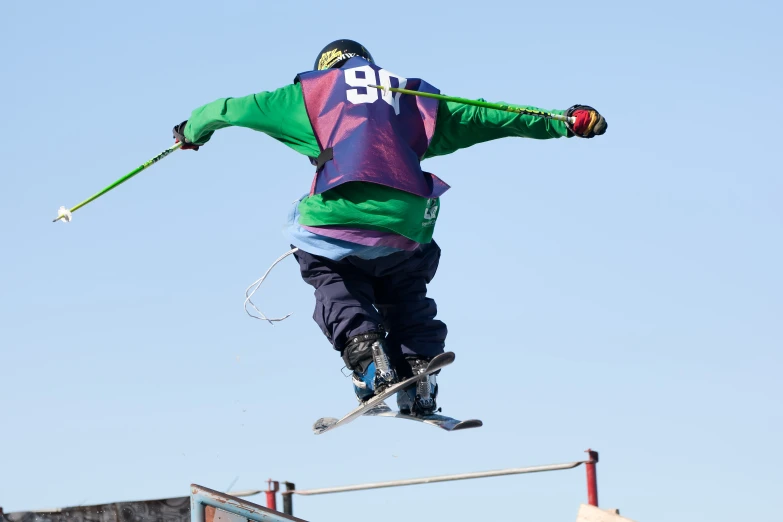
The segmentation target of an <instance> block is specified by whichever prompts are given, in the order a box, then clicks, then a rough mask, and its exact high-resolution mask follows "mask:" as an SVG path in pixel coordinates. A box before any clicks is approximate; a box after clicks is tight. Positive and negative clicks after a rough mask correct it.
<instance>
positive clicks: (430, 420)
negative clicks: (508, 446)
mask: <svg viewBox="0 0 783 522" xmlns="http://www.w3.org/2000/svg"><path fill="white" fill-rule="evenodd" d="M364 415H365V416H367V417H392V418H396V419H407V420H412V421H418V422H423V423H424V424H429V425H430V426H435V427H436V428H440V429H442V430H446V431H458V430H468V429H471V428H480V427H482V426H483V425H484V423H483V422H481V421H480V420H479V419H468V420H458V419H454V418H452V417H447V416H446V415H438V414H432V415H422V416H418V415H406V414H404V413H400V412H399V411H395V410H392V409H391V408H389V406H388V405H387V404H386V403H385V402H382V403H380V404H379V405H378V406H376V407H375V408H373V409H371V410H369V411H368V412H366V413H365V414H364Z"/></svg>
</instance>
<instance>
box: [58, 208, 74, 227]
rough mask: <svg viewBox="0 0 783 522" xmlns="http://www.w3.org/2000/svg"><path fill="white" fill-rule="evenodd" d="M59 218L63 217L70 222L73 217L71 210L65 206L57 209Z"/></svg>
mask: <svg viewBox="0 0 783 522" xmlns="http://www.w3.org/2000/svg"><path fill="white" fill-rule="evenodd" d="M57 218H58V219H62V220H63V221H65V222H66V223H70V222H71V218H72V216H71V212H70V210H68V209H67V208H65V207H60V208H59V210H58V211H57Z"/></svg>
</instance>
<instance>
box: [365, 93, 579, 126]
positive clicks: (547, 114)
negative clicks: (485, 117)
mask: <svg viewBox="0 0 783 522" xmlns="http://www.w3.org/2000/svg"><path fill="white" fill-rule="evenodd" d="M369 87H375V88H376V89H380V90H382V91H391V92H399V93H400V94H412V95H414V96H422V97H424V98H435V99H436V100H443V101H451V102H457V103H464V104H466V105H475V106H476V107H486V108H487V109H497V110H499V111H506V112H517V113H519V114H528V115H530V116H540V117H542V118H548V119H550V120H557V121H563V122H565V123H566V124H568V125H573V124H574V123H576V118H574V117H573V116H571V117H568V116H564V115H561V114H553V113H551V112H546V111H541V110H538V109H527V108H525V107H514V106H513V105H504V104H502V103H490V102H485V101H481V100H470V99H468V98H457V97H456V96H446V95H445V94H433V93H431V92H422V91H412V90H410V89H398V88H397V87H389V86H388V85H369Z"/></svg>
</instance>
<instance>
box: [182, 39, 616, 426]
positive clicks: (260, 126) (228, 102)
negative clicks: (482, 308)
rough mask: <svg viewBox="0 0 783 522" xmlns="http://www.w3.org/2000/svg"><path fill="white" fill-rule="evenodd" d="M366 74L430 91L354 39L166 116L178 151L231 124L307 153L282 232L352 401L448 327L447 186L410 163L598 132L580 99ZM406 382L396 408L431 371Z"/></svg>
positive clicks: (435, 344)
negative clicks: (309, 61) (524, 106)
mask: <svg viewBox="0 0 783 522" xmlns="http://www.w3.org/2000/svg"><path fill="white" fill-rule="evenodd" d="M371 85H388V86H391V87H399V88H407V89H411V90H417V91H424V92H429V93H438V92H439V91H438V90H437V89H435V88H434V87H433V86H431V85H430V84H428V83H427V82H425V81H423V80H420V79H410V78H404V77H401V76H398V75H396V74H393V73H391V72H389V71H387V70H386V69H383V68H381V67H379V66H378V65H376V64H375V61H374V60H373V57H372V55H371V54H370V53H369V52H368V51H367V49H365V48H364V46H362V45H360V44H359V43H357V42H354V41H352V40H337V41H334V42H332V43H330V44H329V45H327V46H326V47H324V49H323V50H322V51H321V52H320V53H319V55H318V57H317V58H316V60H315V64H314V66H313V71H309V72H305V73H302V74H299V75H298V76H297V77H296V78H295V80H294V83H293V84H291V85H288V86H285V87H281V88H279V89H277V90H275V91H271V92H261V93H258V94H252V95H249V96H245V97H242V98H223V99H219V100H217V101H214V102H212V103H209V104H207V105H204V106H202V107H200V108H198V109H196V110H194V111H193V112H192V114H191V116H190V118H189V119H188V120H186V121H184V122H182V123H181V124H179V125H177V126H176V127H174V138H175V139H176V140H177V141H178V142H182V143H183V146H182V148H183V149H192V150H198V149H199V147H201V146H203V145H204V144H205V143H207V141H208V140H209V139H210V137H211V136H212V134H213V133H214V131H216V130H218V129H221V128H224V127H229V126H239V127H247V128H250V129H253V130H256V131H260V132H263V133H265V134H267V135H269V136H271V137H273V138H275V139H276V140H278V141H280V142H282V143H284V144H285V145H288V146H289V147H291V148H292V149H294V150H295V151H297V152H299V153H301V154H303V155H305V156H307V157H309V158H310V161H311V163H312V164H313V165H314V166H315V167H316V173H315V177H314V179H313V182H312V186H311V188H310V192H309V193H308V194H306V195H305V196H303V197H302V198H301V199H300V200H299V201H298V202H297V203H296V204H295V205H294V206H293V208H292V210H291V213H290V215H289V219H288V225H287V227H286V232H287V236H288V238H289V240H290V243H291V244H292V245H293V246H294V247H296V248H298V251H297V252H296V253H295V254H294V255H295V257H296V259H297V261H298V262H299V266H300V270H301V275H302V278H303V279H304V280H305V281H306V282H307V283H308V284H310V285H312V286H313V287H314V288H315V298H316V305H315V313H314V315H313V318H314V319H315V321H316V323H317V324H318V326H319V327H320V328H321V330H322V331H323V333H324V334H325V335H326V337H327V338H328V339H329V341H330V342H331V344H332V346H333V347H334V349H335V350H337V351H339V352H340V354H341V356H342V358H343V361H344V362H345V365H346V367H347V368H348V369H349V370H351V371H352V381H353V385H354V391H355V393H356V396H357V398H358V399H359V400H360V401H365V400H367V399H369V398H370V397H372V396H373V394H374V393H376V392H377V391H379V390H381V389H383V388H385V387H387V386H389V385H391V384H393V383H395V382H398V380H401V379H404V378H407V377H410V376H412V375H413V374H414V373H419V372H421V371H423V369H424V368H426V366H427V362H428V361H429V360H430V359H431V358H432V357H434V356H436V355H438V354H440V353H443V351H444V347H445V339H446V325H445V324H444V323H443V322H441V321H440V320H437V319H436V318H435V316H436V313H437V308H436V304H435V301H433V300H432V299H430V298H428V297H427V296H426V292H427V284H428V283H429V282H430V281H431V280H432V278H433V277H434V276H435V272H436V271H437V268H438V261H439V259H440V254H441V251H440V248H439V247H438V245H437V244H436V243H435V241H434V240H433V238H432V235H433V230H434V228H435V223H436V221H437V219H438V214H439V210H440V197H441V196H442V195H443V193H444V192H446V190H447V189H448V188H449V186H448V185H447V184H446V183H444V182H443V181H442V180H440V179H439V178H438V177H437V176H435V175H433V174H430V173H427V172H424V171H422V169H421V166H420V161H421V160H423V159H426V158H430V157H433V156H441V155H445V154H450V153H452V152H454V151H456V150H458V149H462V148H465V147H469V146H471V145H475V144H477V143H481V142H485V141H489V140H493V139H497V138H503V137H509V136H517V137H525V138H534V139H551V138H561V137H571V136H573V135H579V136H581V137H584V138H592V137H593V136H596V135H601V134H603V133H604V132H605V131H606V121H605V120H604V118H603V117H602V116H601V115H600V114H599V113H598V112H597V111H595V110H594V109H592V108H591V107H588V106H582V105H574V106H573V107H571V108H570V109H568V110H567V111H551V112H553V113H555V114H567V115H568V116H573V117H575V118H576V121H575V123H573V124H571V125H570V126H568V125H566V124H565V123H563V122H560V121H556V120H551V119H546V118H543V117H537V116H528V115H521V114H518V113H510V112H503V111H499V110H493V109H486V108H480V107H475V106H472V105H466V104H463V103H455V102H448V101H439V100H435V99H431V98H425V97H420V96H412V95H400V94H399V93H393V92H391V91H388V90H379V89H377V88H374V87H370V86H371ZM416 388H417V387H416V386H411V387H409V388H408V389H406V390H403V391H401V392H399V393H398V394H397V403H398V407H399V409H400V411H401V412H402V413H408V414H414V415H427V414H431V413H434V412H435V411H436V401H435V399H436V397H437V394H438V388H437V383H436V377H435V375H431V376H429V377H427V378H424V379H422V381H421V383H420V385H419V387H418V390H419V391H418V392H417V390H416ZM422 390H424V392H422ZM427 392H429V393H427ZM428 395H429V396H428Z"/></svg>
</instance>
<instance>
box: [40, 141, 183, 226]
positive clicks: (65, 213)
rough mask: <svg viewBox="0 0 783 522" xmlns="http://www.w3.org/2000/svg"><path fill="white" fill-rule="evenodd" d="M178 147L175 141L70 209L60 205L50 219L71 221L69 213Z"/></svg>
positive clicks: (178, 144)
mask: <svg viewBox="0 0 783 522" xmlns="http://www.w3.org/2000/svg"><path fill="white" fill-rule="evenodd" d="M180 147H182V143H175V144H174V145H172V146H171V147H169V148H168V149H166V150H164V151H163V152H161V153H160V154H158V155H157V156H155V157H154V158H152V159H151V160H149V161H146V162H144V163H143V164H142V165H141V166H139V167H136V168H135V169H133V170H132V171H130V172H129V173H127V174H125V175H124V176H123V177H121V178H120V179H118V180H117V181H115V182H114V183H112V184H111V185H109V186H108V187H106V188H105V189H103V190H101V191H100V192H98V193H97V194H94V195H92V196H90V197H89V198H87V199H85V200H84V201H82V202H81V203H79V204H78V205H76V206H75V207H73V208H71V209H66V208H65V207H60V210H59V212H58V215H57V217H56V218H54V219H53V220H52V222H56V221H59V220H61V219H62V220H65V221H66V222H69V221H71V213H72V212H76V211H77V210H79V209H80V208H82V207H83V206H84V205H86V204H87V203H90V202H91V201H95V200H96V199H98V198H99V197H101V196H103V195H104V194H106V193H107V192H109V191H110V190H111V189H113V188H114V187H116V186H118V185H122V184H123V183H125V182H126V181H128V180H129V179H131V178H132V177H133V176H135V175H136V174H138V173H139V172H141V171H142V170H144V169H146V168H147V167H149V166H150V165H152V164H153V163H157V162H158V161H160V160H162V159H163V158H165V157H166V156H168V155H169V154H171V153H172V152H174V151H175V150H177V149H178V148H180Z"/></svg>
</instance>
